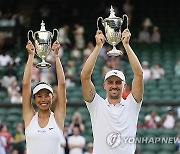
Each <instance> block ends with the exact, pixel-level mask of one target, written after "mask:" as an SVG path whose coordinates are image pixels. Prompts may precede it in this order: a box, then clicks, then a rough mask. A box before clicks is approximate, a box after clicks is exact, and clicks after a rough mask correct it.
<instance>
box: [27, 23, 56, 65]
mask: <svg viewBox="0 0 180 154" xmlns="http://www.w3.org/2000/svg"><path fill="white" fill-rule="evenodd" d="M54 31H56V32H57V38H58V30H57V29H53V33H51V32H50V31H46V29H45V23H44V22H43V21H42V23H41V29H40V31H37V32H35V33H33V31H32V30H29V31H28V36H27V37H28V40H30V39H29V34H30V33H32V38H33V40H34V43H35V49H36V51H35V54H36V55H37V56H38V57H40V58H41V60H42V61H41V62H40V63H38V64H37V65H36V67H37V68H50V67H51V64H50V63H48V62H46V61H45V58H46V57H47V55H48V54H49V53H50V51H51V40H52V39H53V37H54ZM57 38H56V40H57Z"/></svg>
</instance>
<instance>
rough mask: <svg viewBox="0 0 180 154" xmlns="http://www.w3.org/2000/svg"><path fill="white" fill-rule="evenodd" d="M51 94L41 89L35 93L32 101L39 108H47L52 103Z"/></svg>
mask: <svg viewBox="0 0 180 154" xmlns="http://www.w3.org/2000/svg"><path fill="white" fill-rule="evenodd" d="M52 100H53V95H52V93H51V92H50V91H49V90H47V89H42V90H40V91H39V92H37V93H36V94H35V97H34V101H35V103H36V105H37V107H38V109H39V110H43V111H45V110H49V108H50V107H51V105H52Z"/></svg>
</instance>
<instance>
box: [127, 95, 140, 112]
mask: <svg viewBox="0 0 180 154" xmlns="http://www.w3.org/2000/svg"><path fill="white" fill-rule="evenodd" d="M127 101H128V102H129V105H130V107H131V109H132V111H133V112H135V113H136V114H137V115H138V113H139V111H140V108H141V105H142V100H141V102H139V103H137V102H136V100H135V98H134V96H133V95H132V93H130V94H129V95H128V97H127Z"/></svg>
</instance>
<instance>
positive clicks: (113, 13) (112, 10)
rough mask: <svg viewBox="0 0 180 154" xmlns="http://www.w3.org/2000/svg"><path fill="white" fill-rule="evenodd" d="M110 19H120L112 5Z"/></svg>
mask: <svg viewBox="0 0 180 154" xmlns="http://www.w3.org/2000/svg"><path fill="white" fill-rule="evenodd" d="M108 18H118V17H116V16H115V12H114V9H113V7H112V5H111V9H110V15H109V17H108Z"/></svg>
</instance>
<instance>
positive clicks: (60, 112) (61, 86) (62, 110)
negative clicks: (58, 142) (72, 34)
mask: <svg viewBox="0 0 180 154" xmlns="http://www.w3.org/2000/svg"><path fill="white" fill-rule="evenodd" d="M59 48H60V44H59V42H57V41H56V42H54V43H53V46H52V50H53V52H54V57H55V61H56V73H57V80H58V91H57V97H58V98H57V99H58V100H57V104H56V108H55V110H54V116H55V119H56V122H57V124H58V126H59V128H60V129H61V130H63V128H64V120H65V118H66V86H65V77H64V71H63V67H62V64H61V61H60V58H59V54H58V52H59Z"/></svg>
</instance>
